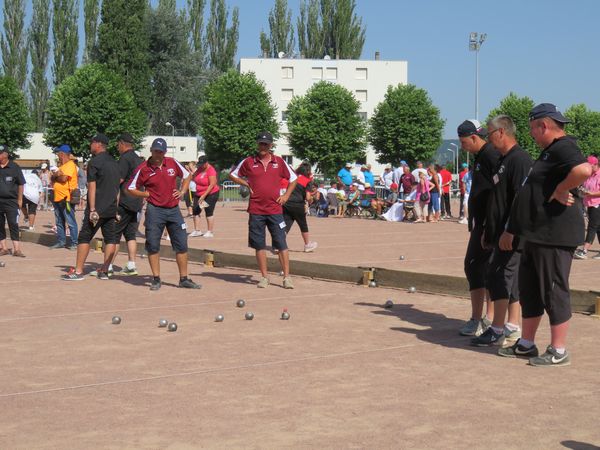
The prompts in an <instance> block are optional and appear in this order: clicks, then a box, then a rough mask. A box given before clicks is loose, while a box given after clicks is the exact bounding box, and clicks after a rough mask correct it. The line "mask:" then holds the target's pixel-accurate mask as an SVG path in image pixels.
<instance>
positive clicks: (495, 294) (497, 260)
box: [486, 247, 521, 303]
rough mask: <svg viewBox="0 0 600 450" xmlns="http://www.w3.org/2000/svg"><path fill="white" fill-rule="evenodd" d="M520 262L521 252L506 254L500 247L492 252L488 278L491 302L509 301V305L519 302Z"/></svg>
mask: <svg viewBox="0 0 600 450" xmlns="http://www.w3.org/2000/svg"><path fill="white" fill-rule="evenodd" d="M520 262H521V252H520V251H509V252H504V251H502V250H500V249H499V248H498V247H496V248H495V249H494V250H493V251H492V257H491V259H490V264H489V266H488V272H487V276H486V283H487V288H488V290H489V292H490V300H491V301H496V300H505V299H508V302H509V303H516V302H518V301H519V263H520Z"/></svg>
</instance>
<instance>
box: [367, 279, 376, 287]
mask: <svg viewBox="0 0 600 450" xmlns="http://www.w3.org/2000/svg"><path fill="white" fill-rule="evenodd" d="M369 287H372V288H376V287H377V281H375V280H371V281H369Z"/></svg>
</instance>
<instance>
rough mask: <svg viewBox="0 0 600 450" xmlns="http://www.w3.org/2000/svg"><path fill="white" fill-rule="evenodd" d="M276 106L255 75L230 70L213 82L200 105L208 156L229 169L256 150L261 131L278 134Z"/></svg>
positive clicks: (202, 129)
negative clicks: (258, 134) (257, 138)
mask: <svg viewBox="0 0 600 450" xmlns="http://www.w3.org/2000/svg"><path fill="white" fill-rule="evenodd" d="M275 117H276V109H275V106H274V105H273V104H272V102H271V95H270V94H269V92H268V91H267V90H266V89H265V86H264V84H263V83H262V82H261V81H258V80H257V79H256V76H255V75H254V73H241V74H240V73H239V72H237V71H236V70H230V71H228V72H226V73H225V74H223V75H221V76H220V77H219V78H217V79H216V80H214V81H212V82H211V83H210V84H209V85H208V86H207V87H206V91H205V101H204V102H203V103H202V106H200V132H201V134H202V136H203V137H204V140H205V150H206V154H207V155H208V156H209V157H210V158H211V160H214V161H215V162H216V163H217V164H218V165H219V166H220V167H230V166H231V165H232V164H235V163H237V162H239V161H240V160H241V159H242V158H243V157H245V156H248V155H250V154H252V153H253V152H254V151H255V150H256V135H257V133H258V132H260V131H263V130H266V131H270V132H271V133H272V134H273V135H274V136H277V135H278V124H277V120H276V119H275Z"/></svg>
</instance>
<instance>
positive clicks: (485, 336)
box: [471, 327, 504, 347]
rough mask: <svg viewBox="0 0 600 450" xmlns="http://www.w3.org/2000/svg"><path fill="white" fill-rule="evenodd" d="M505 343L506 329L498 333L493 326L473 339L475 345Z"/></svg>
mask: <svg viewBox="0 0 600 450" xmlns="http://www.w3.org/2000/svg"><path fill="white" fill-rule="evenodd" d="M503 343H504V331H502V332H501V333H496V332H495V331H494V330H493V328H492V327H489V328H488V329H487V330H485V331H484V332H483V333H482V334H481V335H480V336H478V337H476V338H473V339H471V345H474V346H475V347H489V346H491V345H502V344H503Z"/></svg>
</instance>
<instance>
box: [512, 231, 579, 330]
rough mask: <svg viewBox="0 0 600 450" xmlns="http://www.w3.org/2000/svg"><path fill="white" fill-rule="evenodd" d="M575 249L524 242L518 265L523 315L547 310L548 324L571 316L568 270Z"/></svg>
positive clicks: (531, 314)
mask: <svg viewBox="0 0 600 450" xmlns="http://www.w3.org/2000/svg"><path fill="white" fill-rule="evenodd" d="M574 252H575V248H570V247H550V246H546V245H540V244H534V243H531V242H526V243H525V247H524V248H523V254H522V256H521V266H520V268H519V291H520V292H521V299H520V301H521V308H522V315H523V318H525V319H528V318H533V317H539V316H542V315H543V314H544V311H546V312H547V313H548V317H549V319H550V325H560V324H561V323H564V322H566V321H567V320H569V319H570V318H571V296H570V293H569V273H570V272H571V263H572V262H573V253H574Z"/></svg>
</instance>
